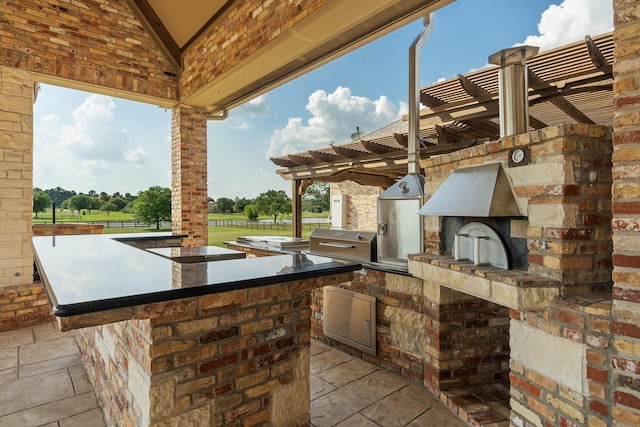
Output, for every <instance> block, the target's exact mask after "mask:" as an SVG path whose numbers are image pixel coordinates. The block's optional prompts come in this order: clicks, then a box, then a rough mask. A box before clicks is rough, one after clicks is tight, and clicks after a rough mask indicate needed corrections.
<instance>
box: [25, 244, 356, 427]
mask: <svg viewBox="0 0 640 427" xmlns="http://www.w3.org/2000/svg"><path fill="white" fill-rule="evenodd" d="M133 236H136V237H133ZM143 237H144V236H143ZM130 238H135V239H138V240H139V239H140V238H141V237H140V235H131V237H127V236H126V235H119V236H116V237H114V236H113V235H93V236H55V237H54V236H48V237H34V238H33V245H34V249H35V254H36V263H37V266H38V270H39V271H40V274H41V277H42V281H43V284H44V286H45V289H46V292H47V296H48V298H49V301H50V303H51V306H52V308H53V311H54V314H55V315H56V316H57V319H58V323H59V325H60V328H61V330H63V331H68V330H73V329H80V335H79V336H80V340H79V341H80V347H81V349H80V350H81V354H82V358H83V362H84V364H85V367H86V369H87V372H88V374H89V377H90V379H91V382H92V383H93V385H94V388H95V391H96V394H97V395H98V399H99V401H100V403H101V406H102V408H103V410H104V414H105V419H106V421H107V423H108V424H109V425H124V426H170V425H194V426H200V425H203V426H204V425H206V426H209V425H242V426H253V425H273V426H299V425H307V424H308V423H309V421H310V417H309V408H310V403H309V399H310V396H309V344H310V315H311V309H310V303H311V292H312V290H313V289H316V288H319V287H322V286H325V285H334V284H339V283H342V282H348V281H350V280H351V278H352V275H353V271H356V270H359V269H360V268H361V265H360V264H358V263H354V262H341V261H336V260H332V259H329V258H325V257H318V256H311V255H304V254H286V255H277V256H273V257H266V258H247V259H227V260H221V261H215V262H193V261H194V260H193V255H194V254H193V252H192V253H189V254H188V256H189V262H187V263H181V262H177V261H174V260H173V259H179V258H180V256H179V254H178V255H176V256H166V254H163V255H165V256H161V255H160V254H158V253H153V252H151V251H147V250H142V249H139V248H136V247H133V246H131V245H129V244H123V243H127V239H130ZM220 250H221V251H228V250H226V249H220ZM195 252H198V251H195ZM205 252H207V254H206V255H205V256H207V257H209V258H208V259H211V256H212V254H211V251H205ZM228 253H229V252H226V253H225V254H224V255H225V256H224V257H221V258H220V257H219V258H217V259H223V258H226V255H227V254H228ZM214 258H216V257H215V256H214Z"/></svg>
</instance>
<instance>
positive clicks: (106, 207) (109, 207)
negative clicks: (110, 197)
mask: <svg viewBox="0 0 640 427" xmlns="http://www.w3.org/2000/svg"><path fill="white" fill-rule="evenodd" d="M102 210H103V211H105V212H106V213H107V216H109V213H110V212H115V211H117V210H118V207H117V206H116V204H115V203H111V202H104V203H103V204H102Z"/></svg>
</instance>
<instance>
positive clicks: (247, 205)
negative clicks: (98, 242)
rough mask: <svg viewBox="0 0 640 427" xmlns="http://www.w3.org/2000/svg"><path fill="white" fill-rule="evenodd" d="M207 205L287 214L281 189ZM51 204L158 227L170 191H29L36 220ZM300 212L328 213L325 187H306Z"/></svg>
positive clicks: (251, 214)
mask: <svg viewBox="0 0 640 427" xmlns="http://www.w3.org/2000/svg"><path fill="white" fill-rule="evenodd" d="M209 202H210V207H211V209H210V211H211V212H218V213H243V214H244V215H245V216H246V217H247V218H249V219H250V220H256V219H258V217H259V216H260V215H269V216H273V221H274V222H276V221H277V218H278V215H283V214H291V198H290V197H289V196H288V195H287V194H286V193H285V192H284V191H282V190H268V191H266V192H264V193H261V194H260V195H258V196H257V197H256V198H255V199H247V198H245V197H242V198H240V197H236V198H235V199H229V198H226V197H220V198H218V200H214V199H212V198H209ZM53 203H55V204H56V207H57V208H62V209H67V210H70V211H71V212H72V213H75V212H78V214H80V213H86V212H88V213H89V214H91V211H92V210H99V211H103V212H107V215H109V213H110V212H115V211H121V212H128V213H133V214H134V215H135V218H136V220H139V221H143V222H155V223H156V227H157V228H160V222H161V221H170V220H171V190H170V189H169V188H166V187H157V186H156V187H150V188H149V189H148V190H145V191H140V192H138V194H137V195H135V196H134V195H132V194H130V193H125V194H124V195H122V194H121V193H119V192H115V193H113V194H108V193H106V192H104V191H103V192H101V193H98V192H96V191H94V190H91V191H89V192H88V193H86V194H84V193H76V192H75V191H73V190H65V189H63V188H60V187H56V188H52V189H48V190H42V189H40V188H34V189H33V212H34V213H35V216H36V218H37V217H38V213H40V212H45V211H46V210H47V209H49V208H50V207H51V206H52V204H53ZM302 209H303V210H304V211H307V212H314V213H319V212H325V211H328V210H329V184H327V183H323V182H317V183H314V184H312V185H311V186H309V187H308V188H307V191H306V193H305V195H304V196H303V198H302Z"/></svg>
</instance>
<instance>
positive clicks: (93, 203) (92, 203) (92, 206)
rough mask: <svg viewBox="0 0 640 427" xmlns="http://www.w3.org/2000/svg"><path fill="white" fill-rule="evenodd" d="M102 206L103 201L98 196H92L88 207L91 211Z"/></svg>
mask: <svg viewBox="0 0 640 427" xmlns="http://www.w3.org/2000/svg"><path fill="white" fill-rule="evenodd" d="M101 207H102V203H101V202H100V199H98V198H97V197H91V198H90V200H89V206H88V207H87V209H89V213H91V211H92V210H100V208H101Z"/></svg>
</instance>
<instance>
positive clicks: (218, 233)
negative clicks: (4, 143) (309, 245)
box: [33, 211, 328, 248]
mask: <svg viewBox="0 0 640 427" xmlns="http://www.w3.org/2000/svg"><path fill="white" fill-rule="evenodd" d="M327 216H328V213H327V212H324V213H322V214H317V213H316V214H312V213H308V212H306V213H304V214H303V217H306V218H326V217H327ZM209 219H211V220H235V221H244V220H246V219H247V217H245V216H244V215H242V214H209ZM261 219H271V218H269V217H264V218H262V217H261ZM288 219H290V217H289V218H288ZM133 220H134V217H133V214H126V213H123V212H111V214H110V215H107V214H106V212H98V211H94V212H91V214H89V213H87V214H86V215H81V218H78V217H77V216H76V217H73V216H71V215H66V214H62V213H60V212H57V213H56V222H70V221H86V222H91V221H95V222H104V221H113V222H117V221H133ZM33 221H34V222H48V223H51V222H52V219H51V211H47V212H44V213H40V214H38V218H37V219H36V218H34V219H33ZM116 225H117V223H116V224H112V225H111V226H110V227H109V228H107V227H105V228H104V229H103V231H102V232H103V234H121V233H154V232H169V233H170V232H171V228H160V230H156V229H155V227H151V228H149V227H125V228H122V227H116ZM266 225H267V226H268V224H266ZM311 231H312V229H311V228H309V227H306V226H304V225H303V229H302V237H304V238H308V237H309V234H311ZM238 236H288V237H290V236H291V227H290V226H288V227H286V228H284V229H283V228H281V229H266V230H265V229H256V228H241V227H222V226H215V227H214V226H212V227H209V245H211V246H220V247H222V248H224V247H225V244H224V242H225V241H230V240H236V238H237V237H238Z"/></svg>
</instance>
